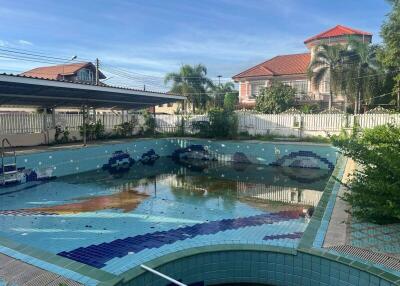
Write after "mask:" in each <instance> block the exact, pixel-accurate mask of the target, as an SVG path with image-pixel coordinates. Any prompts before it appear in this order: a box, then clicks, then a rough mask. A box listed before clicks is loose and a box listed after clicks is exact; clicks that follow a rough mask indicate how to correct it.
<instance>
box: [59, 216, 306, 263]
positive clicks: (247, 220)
mask: <svg viewBox="0 0 400 286" xmlns="http://www.w3.org/2000/svg"><path fill="white" fill-rule="evenodd" d="M300 214H301V213H300V212H296V211H285V212H278V213H266V214H260V215H256V216H252V217H244V218H236V219H224V220H220V221H212V222H207V223H202V224H195V225H192V226H187V227H184V228H178V229H171V230H168V231H160V232H154V233H147V234H144V235H138V236H135V237H128V238H124V239H117V240H114V241H112V242H109V243H102V244H99V245H91V246H88V247H80V248H78V249H75V250H72V251H68V252H60V253H59V254H58V255H60V256H63V257H67V258H69V259H72V260H76V261H79V262H82V263H85V264H88V265H91V266H94V267H97V268H102V267H104V266H105V263H106V262H107V261H109V260H111V259H113V258H115V257H119V258H120V257H123V256H126V255H128V253H130V252H132V253H138V252H140V251H142V250H145V249H151V248H159V247H161V246H163V245H166V244H172V243H174V242H176V241H180V240H186V239H191V238H194V237H196V236H199V235H210V234H215V233H218V232H223V231H226V230H233V229H240V228H244V227H249V226H257V225H264V224H273V223H277V222H281V221H288V220H292V219H298V218H299V217H300ZM282 238H284V237H282ZM289 238H291V237H289Z"/></svg>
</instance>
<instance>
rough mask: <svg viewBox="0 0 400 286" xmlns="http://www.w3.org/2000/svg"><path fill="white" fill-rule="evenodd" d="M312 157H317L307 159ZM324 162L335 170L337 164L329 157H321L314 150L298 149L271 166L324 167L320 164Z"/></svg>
mask: <svg viewBox="0 0 400 286" xmlns="http://www.w3.org/2000/svg"><path fill="white" fill-rule="evenodd" d="M308 158H312V159H317V160H316V161H311V162H310V163H308V162H309V161H307V160H306V159H308ZM321 163H323V164H325V165H326V166H327V168H328V169H329V170H333V169H334V168H335V165H334V164H333V163H331V162H330V161H329V160H328V159H327V158H325V157H321V156H319V155H317V154H315V153H314V152H313V151H298V152H292V153H290V154H288V155H284V156H283V157H281V158H279V159H278V160H276V161H275V162H273V163H270V165H271V166H287V167H293V168H316V169H319V168H323V167H321V166H320V164H321Z"/></svg>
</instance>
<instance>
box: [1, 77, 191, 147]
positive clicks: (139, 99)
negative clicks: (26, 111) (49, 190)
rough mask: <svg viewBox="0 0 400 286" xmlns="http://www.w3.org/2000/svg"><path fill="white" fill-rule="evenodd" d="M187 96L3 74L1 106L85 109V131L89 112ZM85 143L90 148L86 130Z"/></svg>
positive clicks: (182, 98) (143, 106)
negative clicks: (90, 109)
mask: <svg viewBox="0 0 400 286" xmlns="http://www.w3.org/2000/svg"><path fill="white" fill-rule="evenodd" d="M183 100H185V97H184V96H179V95H174V94H167V93H160V92H153V91H144V90H135V89H129V88H121V87H111V86H107V85H104V84H102V85H92V84H85V83H75V82H67V81H58V80H48V79H41V78H32V77H26V76H17V75H9V74H0V106H1V105H15V106H24V107H28V106H34V107H40V108H51V109H53V110H54V108H81V109H82V111H83V126H84V129H85V126H86V124H85V123H86V119H87V112H88V109H89V108H93V109H96V108H110V109H114V110H137V109H143V108H147V107H151V106H156V105H159V104H164V103H169V102H176V101H183ZM83 142H84V144H86V130H84V136H83Z"/></svg>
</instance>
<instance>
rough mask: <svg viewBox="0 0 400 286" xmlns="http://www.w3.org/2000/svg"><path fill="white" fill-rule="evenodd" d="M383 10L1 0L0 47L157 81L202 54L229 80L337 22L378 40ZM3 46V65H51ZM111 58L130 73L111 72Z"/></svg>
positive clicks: (309, 1)
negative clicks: (7, 54) (8, 53)
mask: <svg viewBox="0 0 400 286" xmlns="http://www.w3.org/2000/svg"><path fill="white" fill-rule="evenodd" d="M389 10H390V6H389V5H388V4H387V2H385V1H384V0H335V1H333V0H112V1H111V0H68V1H67V0H57V1H54V0H18V1H15V0H0V19H1V25H0V49H3V50H4V49H19V50H17V51H20V52H21V51H22V52H32V53H41V54H43V55H47V56H53V57H60V58H63V59H64V58H65V59H69V58H71V57H72V56H74V55H76V56H77V59H76V60H75V61H79V60H81V61H85V60H94V59H95V58H99V60H100V63H101V64H102V66H103V69H104V72H105V73H106V75H108V76H109V77H111V78H110V82H111V83H115V84H118V85H126V86H135V85H142V84H148V85H150V86H151V85H152V87H153V89H157V88H162V85H163V80H162V79H163V76H164V75H165V73H168V72H173V71H177V70H178V69H179V67H180V66H181V65H182V64H192V65H194V64H199V63H201V64H203V65H205V66H206V67H207V69H208V75H209V76H210V77H211V78H213V79H216V77H217V76H218V75H222V77H223V79H222V80H223V81H224V80H225V81H227V80H229V79H230V78H231V77H232V76H233V75H235V74H237V73H239V72H241V71H243V70H244V69H247V68H249V67H251V66H252V65H255V64H257V63H260V62H262V61H264V60H266V59H268V58H271V57H273V56H276V55H282V54H290V53H301V52H306V51H307V49H306V47H305V46H304V43H303V42H304V40H305V39H306V38H308V37H310V36H313V35H315V34H318V33H320V32H322V31H324V30H327V29H329V28H331V27H333V26H335V25H337V24H341V25H345V26H348V27H352V28H356V29H360V30H364V31H368V32H371V33H373V35H374V37H373V42H374V43H380V42H381V38H380V37H379V30H380V26H381V24H382V22H383V21H384V19H385V15H386V14H387V13H388V12H389ZM14 51H16V50H14ZM2 52H3V53H4V51H1V50H0V72H8V73H11V72H12V73H18V72H21V71H24V70H28V69H30V68H33V67H37V66H42V65H48V64H46V63H37V62H30V61H22V60H17V59H5V58H1V55H2ZM117 68H118V71H119V74H120V71H121V69H124V71H127V72H129V75H130V76H129V78H128V77H127V76H125V77H124V78H121V77H120V76H118V75H115V74H111V71H112V69H114V70H113V71H114V73H115V71H116V70H115V69H117ZM106 69H108V71H107V70H106Z"/></svg>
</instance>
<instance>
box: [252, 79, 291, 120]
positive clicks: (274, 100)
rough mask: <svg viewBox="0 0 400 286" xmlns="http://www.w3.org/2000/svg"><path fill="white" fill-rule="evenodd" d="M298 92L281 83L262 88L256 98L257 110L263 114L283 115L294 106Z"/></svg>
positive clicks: (274, 82)
mask: <svg viewBox="0 0 400 286" xmlns="http://www.w3.org/2000/svg"><path fill="white" fill-rule="evenodd" d="M295 94H296V90H295V89H294V88H293V87H291V86H288V85H286V84H283V83H281V82H277V81H273V82H272V84H271V86H269V87H265V88H262V89H261V91H260V94H259V95H258V96H257V98H256V110H257V111H259V112H262V113H281V112H283V111H285V110H287V109H289V108H290V107H292V106H293V104H294V99H295Z"/></svg>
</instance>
